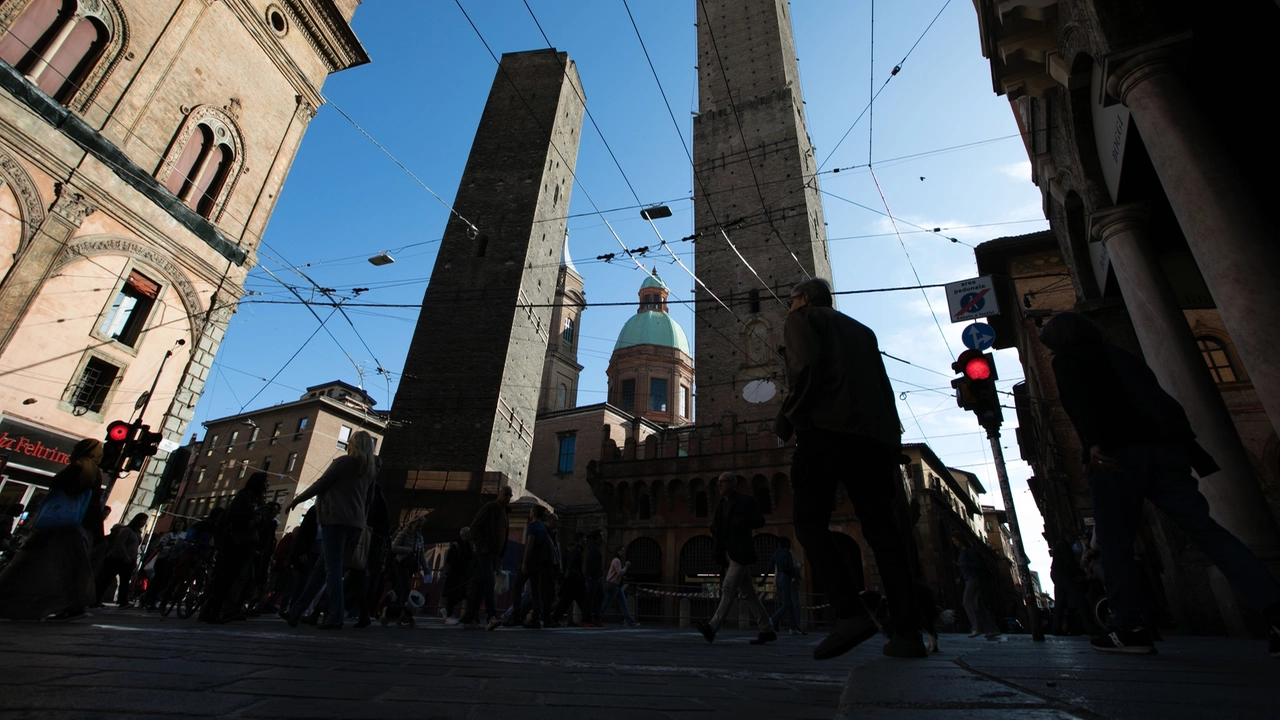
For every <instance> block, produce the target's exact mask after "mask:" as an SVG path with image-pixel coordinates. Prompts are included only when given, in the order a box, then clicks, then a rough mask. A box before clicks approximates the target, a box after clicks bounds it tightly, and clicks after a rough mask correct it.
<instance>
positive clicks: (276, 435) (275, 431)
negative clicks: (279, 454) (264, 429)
mask: <svg viewBox="0 0 1280 720" xmlns="http://www.w3.org/2000/svg"><path fill="white" fill-rule="evenodd" d="M283 427H284V423H282V422H278V423H276V426H275V427H273V428H271V439H270V440H268V441H267V444H268V445H275V444H276V443H278V442H280V429H281V428H283Z"/></svg>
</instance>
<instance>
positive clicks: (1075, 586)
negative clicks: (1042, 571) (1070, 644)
mask: <svg viewBox="0 0 1280 720" xmlns="http://www.w3.org/2000/svg"><path fill="white" fill-rule="evenodd" d="M1072 609H1074V610H1075V611H1076V612H1077V613H1079V614H1080V622H1081V624H1082V627H1083V628H1084V630H1085V632H1087V633H1089V634H1091V635H1096V634H1097V633H1098V632H1099V631H1100V630H1101V629H1102V628H1100V627H1098V623H1097V622H1096V621H1095V620H1094V619H1093V605H1092V604H1090V602H1089V599H1088V598H1087V597H1085V594H1084V590H1082V589H1081V588H1080V584H1079V583H1077V582H1076V581H1075V579H1074V578H1071V577H1061V578H1053V632H1054V634H1057V633H1058V632H1061V631H1062V626H1063V623H1065V622H1069V621H1070V619H1071V618H1070V616H1068V615H1067V612H1068V611H1070V610H1072Z"/></svg>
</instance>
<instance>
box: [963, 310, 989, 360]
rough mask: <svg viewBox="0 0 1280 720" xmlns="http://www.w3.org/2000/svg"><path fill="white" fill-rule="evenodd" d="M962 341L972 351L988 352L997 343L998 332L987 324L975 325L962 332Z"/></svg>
mask: <svg viewBox="0 0 1280 720" xmlns="http://www.w3.org/2000/svg"><path fill="white" fill-rule="evenodd" d="M978 302H979V303H981V302H982V301H981V300H979V301H978ZM960 339H961V340H962V341H964V346H965V347H967V348H969V349H970V350H986V349H987V348H989V347H991V346H992V344H994V343H995V341H996V331H995V330H993V329H991V326H990V325H988V324H986V323H973V324H972V325H969V326H967V327H966V328H965V329H964V330H962V331H961V332H960Z"/></svg>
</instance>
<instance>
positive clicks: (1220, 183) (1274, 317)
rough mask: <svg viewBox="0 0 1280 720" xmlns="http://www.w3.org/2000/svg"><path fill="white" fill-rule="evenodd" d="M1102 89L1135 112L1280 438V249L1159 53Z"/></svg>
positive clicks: (1139, 59)
mask: <svg viewBox="0 0 1280 720" xmlns="http://www.w3.org/2000/svg"><path fill="white" fill-rule="evenodd" d="M1107 90H1108V92H1110V93H1111V94H1112V95H1113V96H1115V97H1118V98H1120V100H1121V101H1122V102H1124V104H1125V105H1127V106H1128V107H1129V109H1130V110H1131V111H1132V112H1133V120H1134V122H1135V123H1137V126H1138V129H1139V130H1140V131H1141V132H1142V136H1143V138H1145V139H1146V142H1145V145H1146V148H1147V152H1148V154H1149V155H1150V156H1151V163H1152V165H1154V167H1155V170H1156V175H1157V176H1158V177H1159V178H1160V183H1161V185H1163V186H1164V192H1165V195H1167V196H1168V198H1169V203H1170V204H1171V205H1172V206H1173V212H1174V214H1175V215H1176V216H1177V218H1178V224H1179V225H1180V226H1181V228H1182V232H1183V234H1184V235H1185V236H1186V238H1187V244H1188V245H1189V246H1190V247H1191V252H1192V254H1193V255H1195V258H1196V263H1197V264H1198V265H1199V266H1200V272H1201V274H1202V275H1203V276H1204V279H1205V282H1206V283H1207V284H1208V286H1209V291H1210V292H1211V293H1212V294H1213V300H1214V302H1215V303H1216V304H1217V306H1218V308H1219V310H1220V311H1221V312H1222V321H1223V323H1225V324H1226V326H1227V330H1228V331H1229V332H1230V333H1231V339H1232V341H1233V342H1234V343H1235V346H1236V351H1237V352H1238V353H1239V355H1240V359H1241V361H1243V363H1244V366H1245V368H1246V369H1247V370H1248V373H1249V379H1250V380H1251V381H1252V382H1253V386H1254V389H1255V390H1256V391H1257V393H1258V397H1259V399H1260V400H1261V401H1262V406H1263V407H1264V408H1265V409H1266V411H1267V417H1268V418H1270V420H1271V425H1272V427H1273V428H1277V429H1278V430H1277V431H1280V361H1277V358H1276V352H1277V350H1280V282H1277V281H1276V276H1277V274H1280V242H1278V241H1277V239H1276V234H1275V232H1276V231H1275V225H1274V224H1272V223H1269V222H1267V221H1266V220H1265V219H1264V217H1263V214H1262V210H1261V208H1259V207H1258V205H1257V202H1256V201H1255V199H1254V197H1253V196H1252V194H1251V192H1250V188H1248V187H1247V186H1246V185H1245V183H1244V181H1243V180H1242V179H1241V177H1240V175H1239V173H1238V172H1237V170H1236V168H1235V167H1234V164H1233V163H1232V161H1231V160H1230V158H1229V156H1228V155H1227V152H1226V149H1225V148H1224V147H1223V145H1222V143H1221V142H1219V141H1218V138H1217V136H1216V135H1215V131H1214V129H1213V128H1211V127H1210V126H1209V124H1208V123H1207V122H1206V121H1205V118H1204V117H1203V116H1202V114H1201V112H1200V108H1199V107H1198V106H1197V105H1196V104H1195V103H1194V102H1193V101H1192V98H1191V95H1190V93H1189V92H1188V91H1187V88H1186V87H1185V86H1184V85H1183V83H1182V80H1181V79H1180V78H1179V77H1178V76H1177V74H1176V68H1175V64H1174V57H1173V55H1172V54H1171V53H1170V52H1168V51H1163V50H1156V51H1152V52H1149V53H1143V54H1140V55H1137V56H1135V57H1133V58H1131V59H1129V60H1128V61H1126V62H1124V63H1123V64H1121V65H1119V66H1118V67H1116V68H1115V69H1114V70H1111V71H1110V72H1109V73H1108V82H1107Z"/></svg>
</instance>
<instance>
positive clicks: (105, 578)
mask: <svg viewBox="0 0 1280 720" xmlns="http://www.w3.org/2000/svg"><path fill="white" fill-rule="evenodd" d="M112 578H116V602H117V603H119V604H121V605H123V604H125V603H127V602H129V581H130V580H132V579H133V563H132V562H130V561H128V560H121V559H120V558H114V557H108V558H106V559H105V560H103V561H102V569H101V570H99V571H98V577H97V583H96V584H97V591H98V602H103V600H102V594H103V593H105V592H106V591H107V587H108V586H110V585H111V579H112Z"/></svg>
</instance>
